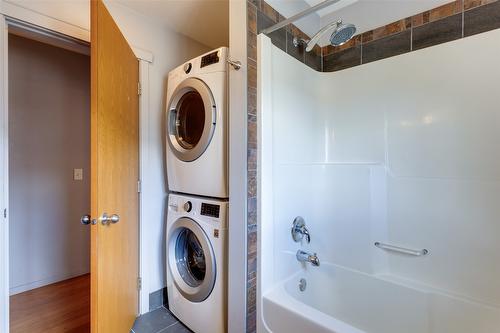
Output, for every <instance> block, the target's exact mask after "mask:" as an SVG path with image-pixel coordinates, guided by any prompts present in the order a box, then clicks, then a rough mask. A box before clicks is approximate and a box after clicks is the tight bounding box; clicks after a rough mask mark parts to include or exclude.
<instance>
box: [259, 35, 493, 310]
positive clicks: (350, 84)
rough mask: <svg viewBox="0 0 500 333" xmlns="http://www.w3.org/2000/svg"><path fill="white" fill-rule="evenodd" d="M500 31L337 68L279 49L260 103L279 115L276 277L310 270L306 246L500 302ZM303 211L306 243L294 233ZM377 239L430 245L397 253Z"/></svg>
mask: <svg viewBox="0 0 500 333" xmlns="http://www.w3.org/2000/svg"><path fill="white" fill-rule="evenodd" d="M499 38H500V30H496V31H491V32H487V33H484V34H480V35H476V36H473V37H469V38H466V39H462V40H458V41H454V42H451V43H446V44H442V45H439V46H435V47H431V48H427V49H424V50H420V51H416V52H412V53H408V54H405V55H401V56H398V57H393V58H389V59H385V60H381V61H378V62H374V63H370V64H367V65H363V66H358V67H354V68H351V69H348V70H344V71H340V72H334V73H317V72H314V71H312V70H310V69H309V68H307V67H306V66H304V65H303V64H301V63H299V62H297V61H296V60H295V59H293V58H292V57H289V56H288V55H286V54H284V53H283V52H282V51H280V50H279V49H277V48H275V47H272V50H271V53H272V55H271V56H268V58H267V61H270V62H271V64H270V65H269V66H270V67H272V73H271V74H270V76H271V77H270V79H271V81H272V84H269V85H268V88H269V89H270V91H271V92H268V95H269V98H268V99H267V104H263V108H264V111H263V112H266V111H268V112H272V152H273V154H272V161H270V160H269V158H268V159H267V160H264V161H263V163H265V164H266V163H267V165H270V164H269V163H272V190H273V200H274V202H273V207H272V210H273V211H274V213H273V214H272V215H271V216H269V215H264V216H263V219H262V221H261V224H262V228H268V227H269V224H272V225H273V232H274V244H273V245H272V246H270V245H269V244H262V246H261V251H259V254H263V253H264V252H265V253H267V254H268V253H269V251H270V250H271V251H274V272H275V273H274V277H273V281H278V280H280V279H283V278H285V277H286V276H288V275H289V273H290V272H292V271H295V270H298V269H299V268H300V266H299V264H298V263H297V261H296V260H295V258H294V257H293V255H294V253H295V252H296V250H297V249H298V248H300V247H302V248H305V249H306V250H310V251H314V252H317V253H318V256H319V258H320V259H321V260H323V262H331V263H334V264H338V265H343V266H347V267H349V268H353V269H356V270H358V271H362V272H366V273H368V274H374V275H380V276H385V277H387V278H391V279H397V280H399V281H402V282H403V283H405V284H413V283H416V284H420V285H424V286H428V287H432V288H437V289H439V290H442V291H443V292H447V293H449V294H453V295H459V296H463V297H465V298H469V299H474V300H477V301H480V302H483V303H485V304H492V305H495V306H499V307H500V287H499V284H498V281H499V280H500V268H499V266H498V265H497V264H496V263H497V262H498V261H499V260H500V223H498V216H500V208H499V205H498V198H500V153H499V152H498V147H497V146H498V142H500V109H499V106H498V105H499V102H500V99H499V96H498V94H496V91H495V88H494V87H496V86H497V81H498V77H500V68H499V67H498V59H499V57H500V47H499V46H498V43H497V41H498V39H499ZM269 45H270V44H269ZM264 49H265V48H264ZM264 52H265V51H264ZM471 59H472V60H473V61H471ZM264 102H266V101H264ZM264 138H265V137H264ZM267 143H268V144H269V143H270V141H269V140H267ZM264 144H266V141H264ZM267 180H270V177H269V178H268V179H267ZM263 184H264V185H263V186H265V180H263ZM263 191H265V189H264V190H263ZM263 214H265V213H263ZM297 215H301V216H303V217H304V218H305V220H306V224H307V227H308V228H309V231H310V233H311V239H312V241H311V244H309V245H306V244H303V245H302V246H301V245H300V244H297V243H294V242H293V241H292V239H291V237H290V227H291V224H292V221H293V218H294V217H295V216H297ZM374 241H381V242H387V243H391V244H395V245H400V246H404V247H409V248H415V249H421V248H427V249H428V250H429V251H430V254H429V255H428V256H425V257H419V258H415V257H408V256H400V255H395V254H390V253H387V252H384V251H382V250H380V249H378V248H375V247H374V246H373V242H374ZM260 259H262V260H264V261H265V258H260ZM260 259H259V260H260ZM263 274H265V273H263ZM266 282H267V281H265V282H264V283H266ZM264 292H265V290H264Z"/></svg>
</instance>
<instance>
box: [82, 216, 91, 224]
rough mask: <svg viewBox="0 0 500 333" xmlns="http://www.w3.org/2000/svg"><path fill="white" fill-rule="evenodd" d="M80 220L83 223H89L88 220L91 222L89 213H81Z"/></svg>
mask: <svg viewBox="0 0 500 333" xmlns="http://www.w3.org/2000/svg"><path fill="white" fill-rule="evenodd" d="M80 222H81V223H82V224H85V225H87V224H90V222H92V221H91V219H90V215H89V214H87V215H83V216H82V218H81V219H80Z"/></svg>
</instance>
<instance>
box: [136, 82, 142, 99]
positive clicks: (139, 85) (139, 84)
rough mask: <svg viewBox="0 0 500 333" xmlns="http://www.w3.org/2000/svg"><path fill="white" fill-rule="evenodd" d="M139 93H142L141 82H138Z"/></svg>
mask: <svg viewBox="0 0 500 333" xmlns="http://www.w3.org/2000/svg"><path fill="white" fill-rule="evenodd" d="M137 95H139V96H141V95H142V87H141V83H140V82H137Z"/></svg>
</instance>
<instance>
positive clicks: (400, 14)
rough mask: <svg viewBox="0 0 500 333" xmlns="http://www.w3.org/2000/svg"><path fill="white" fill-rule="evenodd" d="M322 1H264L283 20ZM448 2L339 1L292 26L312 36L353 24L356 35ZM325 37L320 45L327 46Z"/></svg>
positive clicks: (439, 0) (436, 0)
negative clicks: (334, 25)
mask: <svg viewBox="0 0 500 333" xmlns="http://www.w3.org/2000/svg"><path fill="white" fill-rule="evenodd" d="M322 1H323V0H267V2H268V3H269V4H270V5H271V6H272V7H273V8H274V9H275V10H277V11H278V12H280V13H281V14H282V15H283V16H285V17H290V16H292V15H294V14H297V13H299V12H300V11H302V10H304V9H307V8H310V7H312V6H314V5H317V4H318V3H321V2H322ZM448 2H450V0H340V1H339V2H337V3H335V4H333V5H330V6H328V7H326V8H324V9H321V10H319V11H317V12H315V13H314V14H311V15H309V16H308V17H305V18H303V19H301V20H299V21H297V22H296V23H295V25H296V26H297V27H299V28H300V29H301V30H302V31H303V32H305V33H306V34H308V35H309V36H313V35H314V34H315V33H316V32H317V31H318V30H319V29H320V28H321V27H323V26H325V25H327V24H328V23H330V22H335V21H338V20H339V19H342V20H343V21H344V23H353V24H355V25H356V27H357V33H362V32H365V31H368V30H372V29H375V28H378V27H381V26H384V25H386V24H388V23H391V22H394V21H397V20H400V19H403V18H406V17H409V16H412V15H415V14H418V13H421V12H423V11H426V10H429V9H432V8H435V7H438V6H440V5H443V4H445V3H448ZM328 37H329V36H328V34H327V36H324V38H322V39H321V40H320V45H322V46H324V45H327V44H328Z"/></svg>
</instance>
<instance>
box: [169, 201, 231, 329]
mask: <svg viewBox="0 0 500 333" xmlns="http://www.w3.org/2000/svg"><path fill="white" fill-rule="evenodd" d="M227 212H228V202H227V201H223V200H215V199H204V198H198V197H194V196H186V195H177V194H170V195H169V199H168V217H167V237H166V240H167V247H166V248H167V292H168V305H169V309H170V311H171V312H172V313H173V314H174V315H175V316H176V317H177V318H178V319H179V320H180V321H181V322H182V323H184V325H186V326H187V327H189V328H190V329H191V330H193V331H194V332H196V333H224V332H226V330H227V325H226V322H227V315H226V311H227V305H226V290H227V284H226V283H227V273H226V267H227V262H226V260H227V259H226V258H227V257H226V247H227V244H226V241H227Z"/></svg>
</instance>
